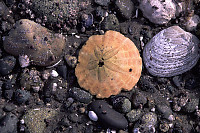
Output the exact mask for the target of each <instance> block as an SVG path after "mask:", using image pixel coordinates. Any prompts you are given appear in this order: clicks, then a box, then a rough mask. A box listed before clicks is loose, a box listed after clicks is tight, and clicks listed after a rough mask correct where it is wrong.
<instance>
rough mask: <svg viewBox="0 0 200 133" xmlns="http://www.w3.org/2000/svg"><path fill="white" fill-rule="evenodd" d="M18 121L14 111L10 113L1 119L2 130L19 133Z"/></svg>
mask: <svg viewBox="0 0 200 133" xmlns="http://www.w3.org/2000/svg"><path fill="white" fill-rule="evenodd" d="M17 122H18V118H17V116H16V115H14V114H12V113H8V114H7V115H6V116H4V117H2V118H1V119H0V123H1V124H0V132H1V133H17Z"/></svg>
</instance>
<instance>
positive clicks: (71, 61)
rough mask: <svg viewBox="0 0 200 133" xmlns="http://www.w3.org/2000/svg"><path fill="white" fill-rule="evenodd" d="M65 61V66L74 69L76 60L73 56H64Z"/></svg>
mask: <svg viewBox="0 0 200 133" xmlns="http://www.w3.org/2000/svg"><path fill="white" fill-rule="evenodd" d="M65 60H66V62H67V64H68V65H69V66H70V67H72V68H74V67H75V66H76V64H77V58H76V57H75V56H71V55H65Z"/></svg>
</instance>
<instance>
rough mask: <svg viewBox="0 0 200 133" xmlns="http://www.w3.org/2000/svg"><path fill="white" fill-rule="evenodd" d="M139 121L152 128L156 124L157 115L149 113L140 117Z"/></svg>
mask: <svg viewBox="0 0 200 133" xmlns="http://www.w3.org/2000/svg"><path fill="white" fill-rule="evenodd" d="M141 121H142V123H144V124H146V125H153V126H154V125H156V123H157V115H156V114H155V113H152V112H149V113H147V114H145V115H143V116H142V118H141Z"/></svg>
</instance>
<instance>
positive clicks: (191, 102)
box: [183, 97, 199, 113]
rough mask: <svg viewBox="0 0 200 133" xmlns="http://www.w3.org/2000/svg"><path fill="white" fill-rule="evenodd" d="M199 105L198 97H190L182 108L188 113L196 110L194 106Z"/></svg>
mask: <svg viewBox="0 0 200 133" xmlns="http://www.w3.org/2000/svg"><path fill="white" fill-rule="evenodd" d="M198 105H199V98H195V97H193V98H191V99H189V100H188V102H187V103H186V105H185V106H184V107H183V110H184V111H185V112H188V113H192V112H194V111H195V110H196V107H198Z"/></svg>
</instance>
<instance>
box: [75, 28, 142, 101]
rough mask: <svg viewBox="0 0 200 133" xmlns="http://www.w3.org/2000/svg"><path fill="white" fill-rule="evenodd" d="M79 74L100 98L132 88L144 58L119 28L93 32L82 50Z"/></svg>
mask: <svg viewBox="0 0 200 133" xmlns="http://www.w3.org/2000/svg"><path fill="white" fill-rule="evenodd" d="M78 62H79V63H78V64H77V66H76V70H75V74H76V77H77V79H78V83H79V85H80V86H81V87H83V88H84V89H86V90H88V91H89V92H90V93H91V94H93V95H96V97H98V98H106V97H109V96H111V95H116V94H118V93H119V92H120V91H121V90H126V91H129V90H131V89H132V88H133V86H134V85H135V84H136V83H137V82H138V80H139V78H140V75H141V71H142V59H141V57H140V54H139V51H138V49H137V48H136V46H135V45H134V43H133V42H132V41H131V40H130V39H129V38H126V37H125V36H123V35H122V34H120V33H119V32H116V31H107V32H106V33H105V35H93V36H91V37H90V38H89V39H88V41H87V42H86V45H84V46H83V47H82V49H81V50H80V52H79V58H78Z"/></svg>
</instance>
